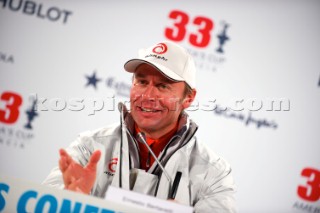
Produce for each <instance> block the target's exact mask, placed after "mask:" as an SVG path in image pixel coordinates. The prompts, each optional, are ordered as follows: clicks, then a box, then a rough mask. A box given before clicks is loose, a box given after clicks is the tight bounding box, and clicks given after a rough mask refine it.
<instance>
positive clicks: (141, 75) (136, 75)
mask: <svg viewBox="0 0 320 213" xmlns="http://www.w3.org/2000/svg"><path fill="white" fill-rule="evenodd" d="M134 77H135V78H144V77H146V75H144V74H142V73H135V74H134Z"/></svg>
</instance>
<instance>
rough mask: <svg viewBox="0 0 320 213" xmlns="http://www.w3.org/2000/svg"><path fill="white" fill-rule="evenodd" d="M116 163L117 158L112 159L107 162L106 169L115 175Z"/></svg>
mask: <svg viewBox="0 0 320 213" xmlns="http://www.w3.org/2000/svg"><path fill="white" fill-rule="evenodd" d="M117 163H118V158H112V159H111V161H110V162H109V165H108V169H109V171H110V172H112V173H115V172H116V166H117Z"/></svg>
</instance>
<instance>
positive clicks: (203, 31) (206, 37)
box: [165, 10, 214, 48]
mask: <svg viewBox="0 0 320 213" xmlns="http://www.w3.org/2000/svg"><path fill="white" fill-rule="evenodd" d="M169 18H170V19H173V20H175V22H174V27H173V28H170V27H168V28H166V29H165V36H166V37H167V38H168V39H170V40H172V41H182V40H183V39H184V37H185V35H186V33H187V25H188V23H189V16H188V14H186V13H184V12H182V11H179V10H173V11H171V13H170V14H169ZM192 24H193V25H194V26H195V27H196V28H197V32H194V33H191V34H190V35H189V42H190V43H191V44H192V45H193V46H196V47H201V48H203V47H206V46H207V45H208V44H209V42H210V37H211V36H210V33H211V30H212V29H213V27H214V24H213V21H212V20H211V19H209V18H206V17H203V16H197V17H195V18H194V19H193V22H192Z"/></svg>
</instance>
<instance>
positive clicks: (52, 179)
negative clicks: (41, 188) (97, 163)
mask: <svg viewBox="0 0 320 213" xmlns="http://www.w3.org/2000/svg"><path fill="white" fill-rule="evenodd" d="M90 142H91V141H90V137H86V136H84V135H82V134H81V135H80V136H79V137H78V138H77V139H76V140H75V141H74V142H72V143H71V144H70V146H69V147H67V148H66V151H67V152H68V154H69V155H70V156H71V157H72V158H73V159H74V160H75V161H76V162H78V163H79V164H81V165H83V166H84V165H86V164H87V163H88V160H89V158H90V156H91V154H92V150H93V148H92V144H91V143H90ZM42 184H43V185H47V186H50V187H53V188H58V189H63V188H64V183H63V179H62V173H61V171H60V169H59V166H56V167H55V168H53V169H52V170H51V172H50V173H49V175H48V176H47V177H46V179H45V180H44V181H43V182H42Z"/></svg>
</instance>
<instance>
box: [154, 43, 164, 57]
mask: <svg viewBox="0 0 320 213" xmlns="http://www.w3.org/2000/svg"><path fill="white" fill-rule="evenodd" d="M167 49H168V48H167V45H165V44H164V43H159V44H157V45H156V46H155V47H154V48H153V49H152V52H154V53H157V54H163V53H165V52H167Z"/></svg>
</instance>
